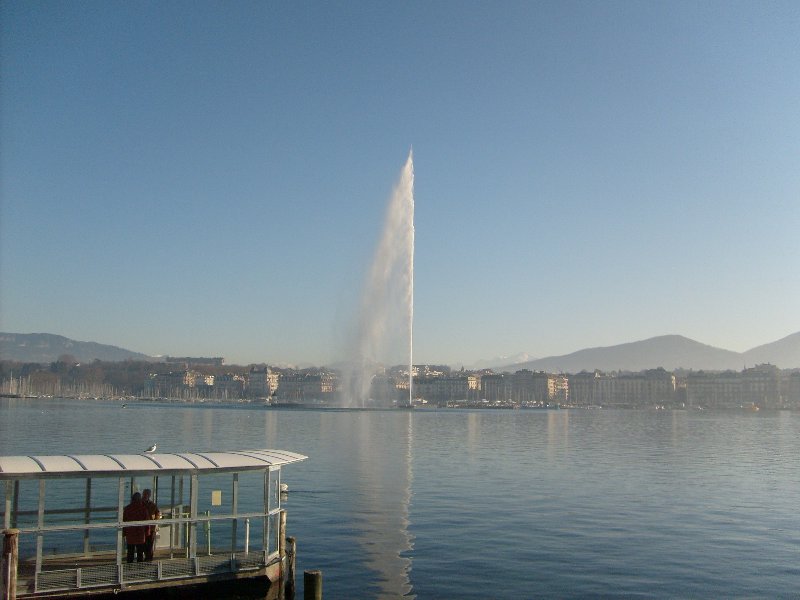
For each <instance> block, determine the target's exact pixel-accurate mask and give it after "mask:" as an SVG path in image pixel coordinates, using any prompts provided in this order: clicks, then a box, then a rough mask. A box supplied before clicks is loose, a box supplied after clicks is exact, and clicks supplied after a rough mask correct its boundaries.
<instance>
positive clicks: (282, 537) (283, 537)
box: [278, 510, 286, 558]
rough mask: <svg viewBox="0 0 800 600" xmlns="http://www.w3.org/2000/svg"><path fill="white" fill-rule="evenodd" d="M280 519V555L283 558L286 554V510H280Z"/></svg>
mask: <svg viewBox="0 0 800 600" xmlns="http://www.w3.org/2000/svg"><path fill="white" fill-rule="evenodd" d="M280 515H281V516H280V521H279V522H278V555H280V557H281V558H283V557H284V556H286V511H285V510H282V511H281V512H280Z"/></svg>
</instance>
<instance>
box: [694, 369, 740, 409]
mask: <svg viewBox="0 0 800 600" xmlns="http://www.w3.org/2000/svg"><path fill="white" fill-rule="evenodd" d="M686 404H687V406H691V407H695V408H740V407H741V406H742V388H741V381H740V375H739V373H736V372H734V371H725V372H722V373H713V372H706V371H698V372H696V373H689V375H688V376H687V377H686Z"/></svg>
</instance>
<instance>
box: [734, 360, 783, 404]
mask: <svg viewBox="0 0 800 600" xmlns="http://www.w3.org/2000/svg"><path fill="white" fill-rule="evenodd" d="M741 386H742V402H743V403H744V404H745V405H748V404H750V405H755V406H758V407H759V408H780V407H781V405H782V398H781V393H780V370H779V369H778V367H776V366H774V365H770V364H763V365H756V366H755V367H752V368H750V369H745V370H744V371H742V375H741Z"/></svg>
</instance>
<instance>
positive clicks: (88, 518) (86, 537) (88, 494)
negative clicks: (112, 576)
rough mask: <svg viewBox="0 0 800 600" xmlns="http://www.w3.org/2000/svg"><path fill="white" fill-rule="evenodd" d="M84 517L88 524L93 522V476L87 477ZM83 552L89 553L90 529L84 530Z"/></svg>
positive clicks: (85, 554)
mask: <svg viewBox="0 0 800 600" xmlns="http://www.w3.org/2000/svg"><path fill="white" fill-rule="evenodd" d="M83 514H84V519H83V522H84V523H86V524H87V525H88V524H89V523H91V522H92V478H91V477H87V478H86V504H85V506H84V513H83ZM83 554H84V556H88V554H89V530H88V529H84V530H83Z"/></svg>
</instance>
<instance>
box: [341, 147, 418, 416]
mask: <svg viewBox="0 0 800 600" xmlns="http://www.w3.org/2000/svg"><path fill="white" fill-rule="evenodd" d="M413 320H414V161H413V155H412V153H411V152H409V154H408V160H407V161H406V164H405V166H404V167H403V171H402V173H401V175H400V181H399V182H398V183H397V185H396V186H395V188H394V192H393V193H392V198H391V200H390V202H389V207H388V210H387V213H386V221H385V223H384V229H383V235H382V236H381V240H380V243H379V245H378V249H377V251H376V253H375V258H374V260H373V263H372V268H371V270H370V273H369V278H368V280H367V282H366V285H365V287H364V292H363V296H362V299H361V310H360V312H359V317H358V323H357V328H356V333H355V339H354V341H353V343H352V346H351V348H350V353H349V358H350V360H349V361H348V366H347V367H346V368H345V369H344V372H343V374H342V396H343V397H342V404H343V405H344V406H351V407H363V406H364V405H365V404H366V403H367V401H368V400H369V398H370V386H371V383H372V377H373V375H375V374H376V372H377V370H378V366H379V365H380V364H392V363H401V364H402V363H404V362H405V360H408V377H409V396H408V402H409V404H410V402H411V394H412V390H411V387H412V382H413V379H412V375H411V364H412V353H413ZM406 348H407V351H408V354H407V355H406V354H405V350H406Z"/></svg>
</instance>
